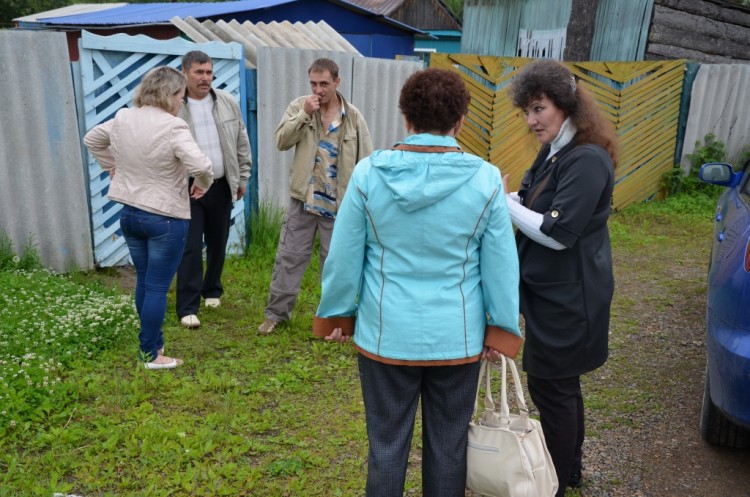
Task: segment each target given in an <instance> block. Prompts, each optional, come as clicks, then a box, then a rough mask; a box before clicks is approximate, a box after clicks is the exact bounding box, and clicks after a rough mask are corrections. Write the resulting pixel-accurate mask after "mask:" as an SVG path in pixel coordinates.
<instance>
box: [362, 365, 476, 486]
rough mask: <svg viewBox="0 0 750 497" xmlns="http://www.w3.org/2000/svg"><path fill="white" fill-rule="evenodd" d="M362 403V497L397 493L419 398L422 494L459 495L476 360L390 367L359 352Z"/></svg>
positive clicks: (403, 479)
mask: <svg viewBox="0 0 750 497" xmlns="http://www.w3.org/2000/svg"><path fill="white" fill-rule="evenodd" d="M358 360H359V377H360V382H361V385H362V397H363V399H364V403H365V417H366V422H367V437H368V439H369V442H370V448H369V451H368V456H367V485H366V495H367V497H402V496H403V495H404V483H405V480H406V466H407V463H408V460H409V450H410V448H411V439H412V435H413V433H414V416H415V414H416V410H417V403H418V402H419V400H420V399H421V401H422V495H423V496H424V497H464V495H465V488H466V446H467V444H468V429H469V420H470V419H471V414H472V412H473V410H474V400H475V396H476V390H477V380H478V379H479V364H480V363H479V362H474V363H470V364H462V365H457V366H423V367H422V366H393V365H390V364H384V363H382V362H378V361H374V360H372V359H368V358H367V357H365V356H363V355H362V354H360V355H359V359H358Z"/></svg>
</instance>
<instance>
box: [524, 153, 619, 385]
mask: <svg viewBox="0 0 750 497" xmlns="http://www.w3.org/2000/svg"><path fill="white" fill-rule="evenodd" d="M574 141H575V139H574V140H573V142H571V143H570V144H568V145H567V146H565V147H563V148H562V149H561V150H559V151H558V153H557V154H555V155H554V156H552V157H550V158H549V159H547V160H545V158H546V157H547V154H548V153H549V145H546V146H544V147H542V150H541V151H540V153H539V155H538V156H537V159H536V160H535V161H534V164H533V165H532V166H531V169H529V171H527V173H526V175H525V176H524V180H523V182H522V185H521V189H520V190H519V195H520V196H521V197H522V198H523V199H524V200H523V201H524V205H525V206H526V207H528V208H530V209H532V210H534V211H536V212H539V213H542V214H543V215H544V220H543V222H542V226H541V231H542V232H543V233H544V234H546V235H548V236H550V237H551V238H553V239H555V240H556V241H558V242H559V243H561V244H562V245H565V247H567V248H566V249H563V250H553V249H550V248H547V247H545V246H543V245H540V244H539V243H537V242H535V241H533V240H531V239H530V238H528V237H527V236H526V235H524V234H523V233H521V232H520V231H519V232H518V233H517V236H516V243H517V245H518V254H519V260H520V265H521V283H520V290H521V313H522V314H523V316H524V320H525V324H526V342H525V346H524V352H523V367H524V370H525V371H526V372H528V373H529V374H531V375H533V376H536V377H539V378H545V379H560V378H568V377H572V376H577V375H581V374H583V373H586V372H589V371H592V370H594V369H596V368H598V367H599V366H601V365H602V364H604V362H605V361H606V360H607V354H608V334H609V309H610V304H611V302H612V294H613V292H614V276H613V274H612V253H611V248H610V242H609V232H608V230H607V218H608V217H609V213H610V206H611V198H612V190H613V188H614V166H613V163H612V159H611V158H610V156H609V154H608V153H607V152H606V151H605V150H604V149H603V148H602V147H600V146H598V145H592V144H588V145H581V146H576V145H575V143H574ZM528 202H531V204H532V205H527V204H528Z"/></svg>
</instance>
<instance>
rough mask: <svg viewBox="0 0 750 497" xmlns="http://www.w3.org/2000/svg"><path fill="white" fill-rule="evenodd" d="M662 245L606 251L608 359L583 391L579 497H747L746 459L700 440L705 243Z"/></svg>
mask: <svg viewBox="0 0 750 497" xmlns="http://www.w3.org/2000/svg"><path fill="white" fill-rule="evenodd" d="M667 236H670V237H674V238H675V239H674V243H673V247H672V250H663V246H662V248H661V249H653V248H650V247H649V246H648V245H647V244H646V245H644V247H643V249H642V251H641V253H640V255H636V256H634V255H633V254H632V253H630V254H628V253H623V252H621V251H619V250H618V249H617V247H614V252H615V272H616V279H617V288H616V293H617V296H616V301H617V302H616V305H615V307H614V309H613V316H612V318H613V319H612V321H613V324H612V330H613V333H612V341H611V348H610V350H611V352H610V354H611V355H610V360H609V361H608V362H607V364H606V365H605V367H603V368H601V369H600V370H598V371H595V372H593V373H591V374H589V375H587V376H586V377H585V381H584V388H585V389H586V391H585V393H584V395H585V397H586V399H587V406H588V405H589V403H590V404H591V408H590V409H587V415H588V419H587V423H588V425H587V428H588V430H589V434H590V435H591V436H590V437H588V439H587V442H586V445H585V461H584V463H585V470H584V471H585V473H584V477H585V478H586V479H587V483H586V485H585V486H584V487H583V489H582V490H581V492H580V495H582V496H592V497H593V496H596V497H605V496H606V497H615V496H616V497H619V496H623V497H672V496H675V497H677V496H680V497H687V496H689V497H750V450H736V449H720V448H715V447H712V446H710V445H708V444H707V443H705V442H703V440H702V439H701V437H700V433H699V430H698V423H699V419H700V410H701V400H702V396H703V377H704V369H705V363H706V359H705V331H704V330H705V306H706V300H705V286H706V263H707V260H708V252H709V247H708V239H706V243H696V242H695V240H681V239H679V235H675V234H668V235H667ZM571 494H572V495H576V494H573V493H571V492H569V495H571Z"/></svg>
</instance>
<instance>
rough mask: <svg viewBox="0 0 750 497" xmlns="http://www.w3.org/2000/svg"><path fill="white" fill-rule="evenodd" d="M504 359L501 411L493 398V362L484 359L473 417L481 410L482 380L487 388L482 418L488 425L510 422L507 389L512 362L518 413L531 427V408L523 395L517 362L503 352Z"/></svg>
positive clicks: (502, 357) (502, 358)
mask: <svg viewBox="0 0 750 497" xmlns="http://www.w3.org/2000/svg"><path fill="white" fill-rule="evenodd" d="M500 358H501V360H502V388H501V391H500V412H499V413H498V412H497V411H495V401H494V400H493V399H492V389H491V385H490V378H491V376H492V375H491V369H492V366H491V364H490V363H489V362H488V361H486V360H482V365H481V367H480V369H479V381H478V382H477V396H476V398H475V399H474V413H473V414H472V419H474V418H475V417H476V415H477V411H478V410H479V388H480V387H481V386H482V381H484V382H485V388H484V414H483V416H482V419H483V421H484V423H482V424H485V425H486V426H493V425H494V426H499V424H501V423H502V424H505V425H508V424H509V423H510V409H509V407H508V391H507V388H508V386H507V381H506V377H507V364H510V372H511V374H512V375H513V383H514V385H515V389H516V407H517V408H518V413H519V415H520V416H521V419H522V421H523V422H524V425H525V426H526V427H527V429H528V427H529V424H528V420H529V409H528V407H526V399H525V397H524V395H523V388H522V387H521V379H520V377H519V375H518V369H517V368H516V363H515V361H514V360H513V359H510V358H507V357H505V356H504V355H502V354H501V356H500ZM498 414H499V415H498Z"/></svg>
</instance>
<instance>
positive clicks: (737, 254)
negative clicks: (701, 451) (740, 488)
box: [700, 160, 750, 447]
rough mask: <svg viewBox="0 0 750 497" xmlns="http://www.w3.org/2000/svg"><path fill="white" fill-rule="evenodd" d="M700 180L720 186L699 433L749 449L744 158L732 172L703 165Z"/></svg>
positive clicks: (747, 175) (749, 184)
mask: <svg viewBox="0 0 750 497" xmlns="http://www.w3.org/2000/svg"><path fill="white" fill-rule="evenodd" d="M700 178H701V180H703V181H705V182H707V183H712V184H714V185H720V186H724V187H726V188H727V189H726V191H724V192H723V193H722V195H721V197H720V198H719V202H718V204H717V206H716V214H715V216H714V222H715V225H714V239H713V245H712V247H711V259H710V261H709V267H708V305H707V310H706V331H707V339H706V349H707V360H706V382H705V391H704V393H703V407H702V409H701V420H700V430H701V435H702V436H703V439H704V440H706V441H707V442H709V443H711V444H714V445H720V446H726V447H747V446H748V445H750V245H749V244H748V242H749V240H750V160H748V161H747V162H746V163H745V165H744V166H743V167H742V170H741V171H739V172H735V171H734V170H733V168H732V166H731V165H729V164H725V163H718V162H714V163H709V164H704V165H703V166H702V167H701V171H700Z"/></svg>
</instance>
